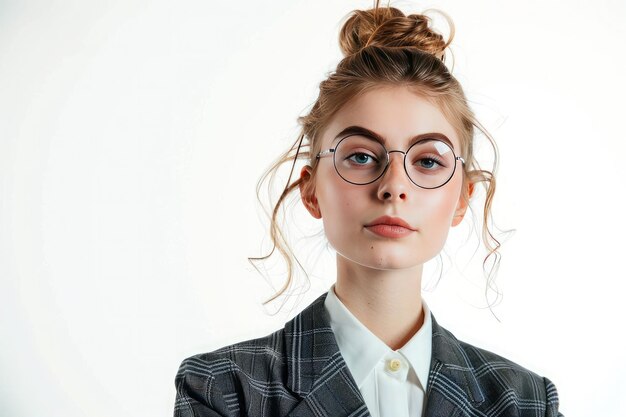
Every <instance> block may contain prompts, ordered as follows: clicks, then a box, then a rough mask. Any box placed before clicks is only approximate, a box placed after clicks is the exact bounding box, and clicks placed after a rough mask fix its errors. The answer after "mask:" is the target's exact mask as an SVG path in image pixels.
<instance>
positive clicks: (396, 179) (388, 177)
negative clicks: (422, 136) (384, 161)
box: [378, 151, 411, 201]
mask: <svg viewBox="0 0 626 417" xmlns="http://www.w3.org/2000/svg"><path fill="white" fill-rule="evenodd" d="M394 157H395V159H396V160H395V161H394ZM379 181H380V184H379V185H378V198H380V199H381V200H392V201H393V200H396V199H400V200H406V193H407V191H408V189H409V188H410V185H411V184H410V183H411V180H410V179H409V177H408V176H407V174H406V171H405V170H404V152H402V151H389V165H388V166H387V170H386V171H385V173H384V174H383V176H382V178H380V180H379Z"/></svg>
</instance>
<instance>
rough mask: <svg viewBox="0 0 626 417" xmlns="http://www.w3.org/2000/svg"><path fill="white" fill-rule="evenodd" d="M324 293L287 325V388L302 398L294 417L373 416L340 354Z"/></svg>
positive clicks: (292, 414)
mask: <svg viewBox="0 0 626 417" xmlns="http://www.w3.org/2000/svg"><path fill="white" fill-rule="evenodd" d="M326 294H327V293H324V294H322V295H321V296H320V297H319V298H317V300H315V301H314V302H313V303H312V304H311V305H310V306H309V307H307V308H306V309H305V310H304V311H302V312H301V313H300V314H298V315H297V316H296V317H294V318H293V319H292V320H291V321H289V322H288V323H287V324H286V325H285V332H284V335H285V348H286V352H287V355H286V356H287V358H286V360H287V372H288V382H287V386H288V388H289V389H290V390H292V391H293V392H294V393H296V394H298V395H299V396H301V397H302V401H301V402H300V403H299V404H298V405H297V406H296V407H295V408H294V409H293V410H291V412H290V413H289V414H288V416H290V417H321V416H333V417H348V416H350V417H370V414H369V412H368V410H367V406H366V405H365V401H364V400H363V397H362V395H361V393H360V392H359V389H358V387H357V385H356V382H355V381H354V378H353V377H352V374H350V371H349V370H348V367H347V366H346V363H345V362H344V360H343V357H342V356H341V353H340V352H339V346H338V345H337V340H336V339H335V335H334V334H333V331H332V328H331V327H330V317H329V315H328V312H327V311H326V308H325V307H324V300H325V299H326Z"/></svg>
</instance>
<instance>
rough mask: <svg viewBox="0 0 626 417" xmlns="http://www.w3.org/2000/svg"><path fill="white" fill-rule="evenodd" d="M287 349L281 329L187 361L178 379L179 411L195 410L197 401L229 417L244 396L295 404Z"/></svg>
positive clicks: (177, 403)
mask: <svg viewBox="0 0 626 417" xmlns="http://www.w3.org/2000/svg"><path fill="white" fill-rule="evenodd" d="M284 346H285V345H284V329H280V330H277V331H275V332H274V333H271V334H269V335H267V336H264V337H260V338H256V339H251V340H246V341H242V342H239V343H235V344H232V345H228V346H224V347H222V348H219V349H217V350H214V351H212V352H207V353H200V354H197V355H193V356H190V357H188V358H186V359H184V360H183V361H182V363H181V365H180V367H179V369H178V372H177V374H176V379H175V384H176V390H177V398H176V408H180V409H187V408H192V409H193V404H194V403H195V402H197V403H198V404H202V405H204V406H209V407H211V409H212V410H218V411H220V412H221V413H224V414H227V415H228V414H230V413H238V412H239V411H240V410H239V407H240V406H241V398H242V396H245V397H248V398H249V397H254V396H262V397H265V398H266V399H267V398H274V400H277V401H279V402H281V401H282V402H283V403H290V404H291V403H292V402H293V403H295V399H294V395H293V394H292V393H291V392H290V391H289V390H288V389H287V387H286V386H287V381H286V378H287V375H286V374H287V373H286V372H285V366H286V355H285V352H284ZM292 400H293V401H292ZM268 401H270V400H268Z"/></svg>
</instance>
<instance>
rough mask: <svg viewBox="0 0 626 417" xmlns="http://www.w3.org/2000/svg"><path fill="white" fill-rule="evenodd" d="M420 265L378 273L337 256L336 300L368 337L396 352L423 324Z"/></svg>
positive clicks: (378, 271)
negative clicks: (345, 308) (368, 332)
mask: <svg viewBox="0 0 626 417" xmlns="http://www.w3.org/2000/svg"><path fill="white" fill-rule="evenodd" d="M422 269H423V268H422V265H419V266H418V267H416V268H411V269H394V270H382V269H372V268H367V267H364V266H362V265H358V264H356V263H354V262H347V261H346V260H345V258H343V257H341V256H340V255H337V283H336V284H335V293H336V294H337V298H339V300H340V301H341V302H342V303H343V304H344V305H345V306H346V307H347V308H348V310H350V312H351V313H352V314H354V316H355V317H356V318H357V319H358V320H359V321H360V322H361V323H363V325H364V326H365V327H367V328H368V329H369V330H370V331H371V332H372V333H374V334H375V335H376V337H378V338H379V339H380V340H382V341H383V342H384V343H385V344H386V345H387V346H389V347H390V348H391V349H393V350H396V349H399V348H401V347H402V346H404V344H405V343H406V342H407V341H409V339H411V337H413V335H414V334H415V333H417V331H418V330H419V329H420V328H421V327H422V324H423V323H424V313H423V310H422V295H421V283H422Z"/></svg>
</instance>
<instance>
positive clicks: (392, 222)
mask: <svg viewBox="0 0 626 417" xmlns="http://www.w3.org/2000/svg"><path fill="white" fill-rule="evenodd" d="M379 224H386V225H389V226H400V227H404V228H405V229H409V230H412V231H415V229H413V228H412V227H411V226H410V225H409V224H408V223H407V222H405V221H404V220H403V219H401V218H400V217H390V216H381V217H378V218H376V219H374V220H372V221H371V222H370V223H368V224H366V225H365V227H371V226H376V225H379Z"/></svg>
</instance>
